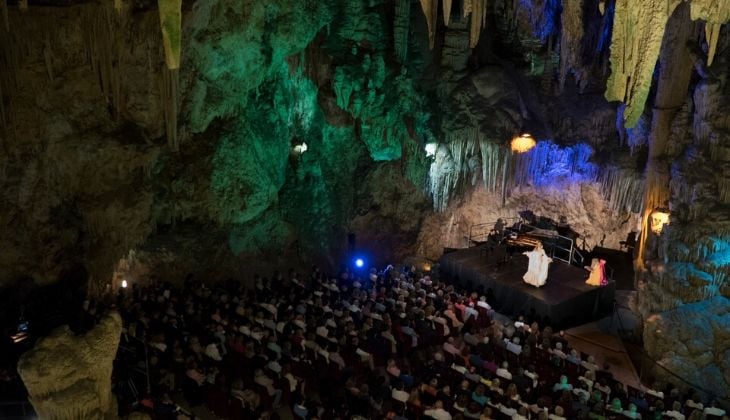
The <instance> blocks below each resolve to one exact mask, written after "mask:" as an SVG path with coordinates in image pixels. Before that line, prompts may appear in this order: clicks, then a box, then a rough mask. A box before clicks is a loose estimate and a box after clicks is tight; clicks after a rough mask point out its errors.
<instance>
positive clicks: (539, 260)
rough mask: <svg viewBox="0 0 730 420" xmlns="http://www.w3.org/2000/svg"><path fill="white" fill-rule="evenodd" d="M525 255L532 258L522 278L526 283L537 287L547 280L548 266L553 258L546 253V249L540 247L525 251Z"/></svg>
mask: <svg viewBox="0 0 730 420" xmlns="http://www.w3.org/2000/svg"><path fill="white" fill-rule="evenodd" d="M523 254H524V255H527V257H528V258H529V259H530V263H529V265H528V266H527V273H525V275H524V276H522V278H523V279H524V280H525V283H527V284H530V285H532V286H535V287H540V286H542V285H544V284H545V282H546V281H547V275H548V267H549V266H550V263H551V262H553V259H552V258H550V257H548V256H547V254H545V250H544V249H542V248H540V249H536V250H533V251H528V252H524V253H523Z"/></svg>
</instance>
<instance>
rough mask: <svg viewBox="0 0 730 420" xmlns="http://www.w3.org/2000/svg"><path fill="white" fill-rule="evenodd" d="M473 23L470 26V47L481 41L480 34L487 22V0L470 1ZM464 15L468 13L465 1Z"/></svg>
mask: <svg viewBox="0 0 730 420" xmlns="http://www.w3.org/2000/svg"><path fill="white" fill-rule="evenodd" d="M470 9H471V23H470V26H469V47H470V48H474V47H476V46H477V43H479V35H481V32H482V28H484V27H485V26H486V23H487V0H472V1H471V2H470ZM464 16H469V13H467V5H466V2H464Z"/></svg>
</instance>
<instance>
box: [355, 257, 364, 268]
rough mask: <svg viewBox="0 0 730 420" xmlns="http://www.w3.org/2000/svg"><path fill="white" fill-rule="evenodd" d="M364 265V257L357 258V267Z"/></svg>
mask: <svg viewBox="0 0 730 420" xmlns="http://www.w3.org/2000/svg"><path fill="white" fill-rule="evenodd" d="M363 265H365V261H363V260H362V258H358V259H356V260H355V266H356V267H357V268H362V266H363Z"/></svg>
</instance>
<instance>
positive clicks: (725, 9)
mask: <svg viewBox="0 0 730 420" xmlns="http://www.w3.org/2000/svg"><path fill="white" fill-rule="evenodd" d="M690 16H691V18H692V20H698V19H701V20H704V21H706V23H705V39H706V40H707V46H708V51H707V65H708V66H711V65H712V61H713V59H714V57H715V51H716V50H717V40H718V38H719V37H720V27H721V26H722V24H724V23H726V22H728V21H730V1H727V0H693V1H692V3H691V4H690Z"/></svg>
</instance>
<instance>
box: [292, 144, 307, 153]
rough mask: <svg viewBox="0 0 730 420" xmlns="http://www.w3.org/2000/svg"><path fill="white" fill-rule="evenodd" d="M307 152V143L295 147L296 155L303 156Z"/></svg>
mask: <svg viewBox="0 0 730 420" xmlns="http://www.w3.org/2000/svg"><path fill="white" fill-rule="evenodd" d="M306 151H307V143H304V142H302V144H297V145H296V146H294V153H296V154H298V155H301V154H302V153H304V152H306Z"/></svg>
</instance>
